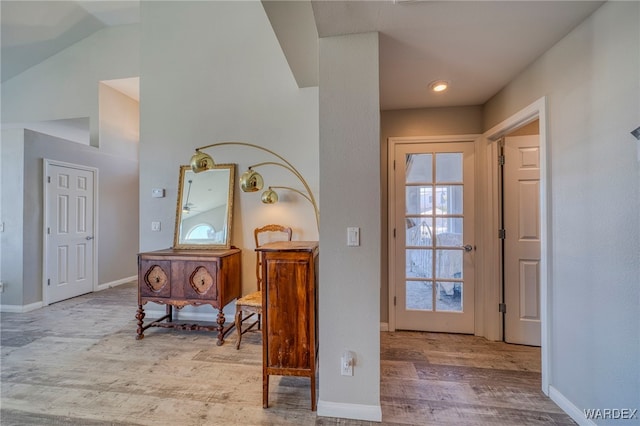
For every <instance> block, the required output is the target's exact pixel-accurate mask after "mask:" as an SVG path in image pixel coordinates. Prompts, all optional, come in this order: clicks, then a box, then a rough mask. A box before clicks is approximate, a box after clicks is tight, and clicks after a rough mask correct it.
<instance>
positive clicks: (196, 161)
mask: <svg viewBox="0 0 640 426" xmlns="http://www.w3.org/2000/svg"><path fill="white" fill-rule="evenodd" d="M214 165H215V163H214V161H213V158H211V156H210V155H209V154H206V153H204V152H201V151H196V153H195V154H193V156H192V157H191V170H193V172H194V173H200V172H203V171H205V170H211V169H212V168H213V166H214Z"/></svg>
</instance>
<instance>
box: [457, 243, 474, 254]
mask: <svg viewBox="0 0 640 426" xmlns="http://www.w3.org/2000/svg"><path fill="white" fill-rule="evenodd" d="M460 247H462V248H463V249H464V251H466V252H467V253H468V252H470V251H471V250H473V246H472V245H471V244H465V245H463V246H460Z"/></svg>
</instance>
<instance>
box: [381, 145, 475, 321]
mask: <svg viewBox="0 0 640 426" xmlns="http://www.w3.org/2000/svg"><path fill="white" fill-rule="evenodd" d="M394 157H395V164H396V165H395V171H394V183H393V185H394V194H395V200H393V201H392V202H393V203H394V207H395V214H394V218H395V235H396V237H395V242H394V252H395V256H394V259H395V261H394V263H395V265H394V268H393V270H394V271H395V276H394V277H393V283H390V285H394V286H395V304H396V306H395V327H396V328H398V329H404V330H422V331H441V332H449V333H473V331H474V283H473V277H474V271H473V269H474V266H473V257H474V252H473V250H474V248H473V247H474V236H473V224H474V220H473V207H474V202H473V197H474V144H473V142H451V143H449V142H447V143H407V144H397V145H395V153H394Z"/></svg>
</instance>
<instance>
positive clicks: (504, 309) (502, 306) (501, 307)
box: [498, 303, 507, 314]
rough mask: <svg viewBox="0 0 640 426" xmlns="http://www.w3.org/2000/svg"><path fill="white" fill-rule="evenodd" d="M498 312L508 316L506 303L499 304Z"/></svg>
mask: <svg viewBox="0 0 640 426" xmlns="http://www.w3.org/2000/svg"><path fill="white" fill-rule="evenodd" d="M498 312H501V313H503V314H506V313H507V304H506V303H499V304H498Z"/></svg>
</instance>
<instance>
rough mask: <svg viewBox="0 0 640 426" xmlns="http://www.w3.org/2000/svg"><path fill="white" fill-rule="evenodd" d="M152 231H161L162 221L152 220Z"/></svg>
mask: <svg viewBox="0 0 640 426" xmlns="http://www.w3.org/2000/svg"><path fill="white" fill-rule="evenodd" d="M151 230H152V231H156V232H157V231H160V222H151Z"/></svg>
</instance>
